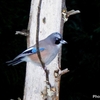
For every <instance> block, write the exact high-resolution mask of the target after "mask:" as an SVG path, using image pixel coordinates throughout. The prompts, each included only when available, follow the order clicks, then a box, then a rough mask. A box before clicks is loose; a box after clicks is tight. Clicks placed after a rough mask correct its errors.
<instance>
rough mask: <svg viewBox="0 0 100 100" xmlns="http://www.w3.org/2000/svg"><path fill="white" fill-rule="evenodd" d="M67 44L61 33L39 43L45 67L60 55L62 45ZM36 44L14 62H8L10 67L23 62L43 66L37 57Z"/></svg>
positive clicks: (56, 33)
mask: <svg viewBox="0 0 100 100" xmlns="http://www.w3.org/2000/svg"><path fill="white" fill-rule="evenodd" d="M66 43H67V42H66V41H65V40H63V38H62V35H61V33H59V32H54V33H52V34H50V35H49V36H47V37H46V38H45V39H43V40H40V41H39V51H40V55H41V58H42V61H43V62H44V64H45V65H48V64H50V63H51V61H52V60H53V59H54V58H55V57H56V55H57V54H58V52H59V50H60V48H61V46H62V44H66ZM37 52H38V50H37V48H36V44H35V45H33V46H31V47H29V48H28V49H26V50H25V51H23V52H22V53H21V54H19V55H18V56H17V57H15V58H14V59H13V60H10V61H7V62H6V63H7V64H8V66H10V65H11V66H15V65H17V64H20V63H22V62H32V63H33V64H36V65H38V66H41V63H40V60H39V58H38V55H37Z"/></svg>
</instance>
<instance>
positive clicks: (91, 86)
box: [0, 0, 100, 100]
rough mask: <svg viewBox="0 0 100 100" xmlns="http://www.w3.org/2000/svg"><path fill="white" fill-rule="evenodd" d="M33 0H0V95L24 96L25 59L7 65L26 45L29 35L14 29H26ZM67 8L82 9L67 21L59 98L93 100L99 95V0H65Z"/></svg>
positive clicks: (5, 99) (10, 96) (2, 96)
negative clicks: (12, 64)
mask: <svg viewBox="0 0 100 100" xmlns="http://www.w3.org/2000/svg"><path fill="white" fill-rule="evenodd" d="M30 2H31V0H27V1H25V0H0V46H1V48H0V98H2V99H3V100H10V99H11V98H13V99H14V100H17V98H18V97H20V98H23V90H24V79H25V71H26V67H25V63H21V64H19V65H17V66H14V67H12V66H7V65H6V64H5V62H6V61H8V60H11V59H12V58H14V57H15V56H17V55H18V54H19V53H21V52H22V51H23V50H25V49H26V37H24V36H20V35H15V31H18V30H19V31H20V30H22V29H26V28H27V25H28V19H29V10H30ZM66 6H67V9H68V10H71V9H75V10H77V9H78V10H80V11H81V13H80V14H77V15H73V16H70V17H69V20H68V21H67V22H66V23H65V25H64V33H63V34H64V39H65V40H66V41H67V42H68V44H67V45H64V46H63V50H62V51H63V52H62V69H64V68H69V70H70V72H69V73H67V74H65V75H63V76H62V79H61V90H60V100H91V99H92V96H93V95H100V0H66ZM93 100H94V99H93Z"/></svg>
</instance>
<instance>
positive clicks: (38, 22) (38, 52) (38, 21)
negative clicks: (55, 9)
mask: <svg viewBox="0 0 100 100" xmlns="http://www.w3.org/2000/svg"><path fill="white" fill-rule="evenodd" d="M41 3H42V0H40V1H39V5H38V13H37V30H36V48H37V55H38V58H39V60H40V63H41V65H42V68H43V69H44V71H45V74H46V84H47V85H49V86H50V87H51V85H50V83H49V77H48V74H49V72H48V70H47V69H46V66H45V63H44V62H43V61H42V57H41V54H40V50H39V28H40V10H41ZM46 92H47V89H46ZM46 95H47V93H46Z"/></svg>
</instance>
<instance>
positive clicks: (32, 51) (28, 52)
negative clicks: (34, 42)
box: [6, 47, 45, 66]
mask: <svg viewBox="0 0 100 100" xmlns="http://www.w3.org/2000/svg"><path fill="white" fill-rule="evenodd" d="M39 50H40V52H42V51H44V50H45V49H44V48H39ZM36 53H37V49H36V47H30V48H28V49H26V50H25V51H23V52H22V53H21V54H19V55H18V56H17V57H15V58H14V59H13V60H10V61H7V62H6V63H8V65H12V66H14V65H17V64H19V63H21V62H23V58H24V57H25V56H28V55H31V54H36Z"/></svg>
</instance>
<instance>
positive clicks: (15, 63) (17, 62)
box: [6, 57, 23, 66]
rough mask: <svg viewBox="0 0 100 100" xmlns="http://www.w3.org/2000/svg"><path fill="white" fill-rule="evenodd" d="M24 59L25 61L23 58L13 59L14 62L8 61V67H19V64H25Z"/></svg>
mask: <svg viewBox="0 0 100 100" xmlns="http://www.w3.org/2000/svg"><path fill="white" fill-rule="evenodd" d="M22 59H23V58H22V57H20V58H15V59H13V60H10V61H7V62H6V63H7V64H8V66H10V65H12V66H15V65H17V64H19V63H21V62H23V60H22Z"/></svg>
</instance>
